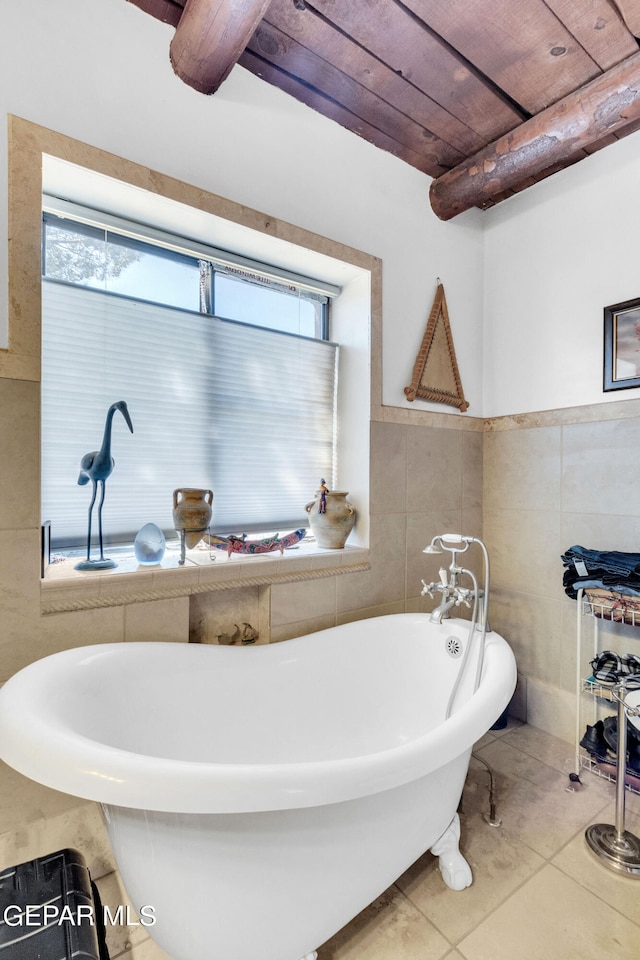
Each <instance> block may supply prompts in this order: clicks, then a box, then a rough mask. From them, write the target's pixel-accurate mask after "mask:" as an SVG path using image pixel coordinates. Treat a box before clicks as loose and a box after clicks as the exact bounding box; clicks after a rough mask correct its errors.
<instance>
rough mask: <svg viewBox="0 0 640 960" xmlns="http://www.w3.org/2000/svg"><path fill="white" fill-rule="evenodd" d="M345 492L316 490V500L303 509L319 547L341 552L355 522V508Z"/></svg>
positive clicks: (322, 488)
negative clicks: (307, 515)
mask: <svg viewBox="0 0 640 960" xmlns="http://www.w3.org/2000/svg"><path fill="white" fill-rule="evenodd" d="M348 496H349V494H348V493H347V491H346V490H327V489H326V488H325V487H321V488H320V489H319V490H316V498H315V500H312V501H311V503H308V504H307V505H306V507H305V510H306V512H307V513H308V514H309V526H310V527H311V532H312V534H313V535H314V537H315V538H316V543H317V544H318V546H319V547H325V548H326V549H328V550H341V549H342V548H343V547H344V545H345V543H346V541H347V537H348V536H349V534H350V533H351V531H352V530H353V525H354V523H355V522H356V511H355V508H354V507H353V506H352V505H351V504H350V503H349V501H348V500H347V497H348Z"/></svg>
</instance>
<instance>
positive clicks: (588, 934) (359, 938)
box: [112, 723, 640, 960]
mask: <svg viewBox="0 0 640 960" xmlns="http://www.w3.org/2000/svg"><path fill="white" fill-rule="evenodd" d="M474 752H475V753H476V754H477V756H479V757H482V758H483V759H484V760H485V761H486V762H487V763H489V764H491V766H492V768H493V769H494V771H495V775H496V788H497V789H496V801H497V813H498V815H499V816H500V817H501V819H502V826H501V827H499V828H496V827H492V826H490V825H489V824H488V823H487V822H486V821H485V819H484V816H483V815H484V814H485V813H486V812H487V809H488V782H489V778H488V774H487V771H486V768H485V767H484V766H483V765H482V764H481V763H479V762H478V761H476V760H475V759H472V761H471V767H470V771H469V777H468V779H467V783H466V786H465V790H464V794H463V800H462V806H461V810H460V817H461V823H462V840H461V849H462V851H463V853H464V854H465V856H466V857H467V859H468V860H469V862H470V864H471V867H472V870H473V875H474V882H473V884H472V886H471V887H469V888H468V889H467V890H464V891H462V892H454V891H452V890H449V889H448V888H447V887H445V885H444V884H443V882H442V879H441V877H440V874H439V871H438V869H437V861H436V860H435V858H434V857H433V856H432V855H431V854H429V853H427V854H425V855H424V856H423V857H422V858H421V859H420V860H418V861H417V862H416V863H415V864H414V865H413V866H412V867H411V868H410V869H409V870H408V871H407V872H406V873H405V874H404V875H403V876H402V877H400V878H399V880H398V881H397V882H396V883H395V884H394V885H393V886H392V887H390V888H389V889H388V890H387V891H386V892H385V893H383V894H382V896H380V897H379V898H378V900H376V901H375V903H373V904H371V906H369V907H368V908H367V909H366V910H364V911H363V913H361V914H360V915H359V916H358V917H356V918H355V919H354V920H353V921H352V922H351V923H350V924H348V926H346V927H345V928H344V929H343V930H341V931H340V932H339V933H337V934H336V935H335V936H334V937H333V938H332V939H331V940H330V941H329V942H328V943H326V944H324V945H323V946H322V947H320V949H319V951H318V960H513V958H514V957H517V958H518V960H574V958H575V960H637V958H638V957H640V879H635V878H627V877H621V876H618V875H617V874H615V873H614V872H612V871H611V870H609V869H607V868H606V867H605V866H603V865H602V864H601V863H600V862H599V861H598V860H597V859H596V858H595V857H594V856H593V854H591V853H590V851H589V850H588V849H587V847H586V844H585V841H584V830H585V828H586V827H587V826H588V825H589V824H590V823H593V822H604V823H612V822H613V821H614V818H615V805H614V789H615V788H614V787H613V785H612V784H609V783H607V782H605V781H603V780H600V779H598V778H597V777H594V776H592V775H591V774H588V773H585V774H584V775H583V778H582V779H583V784H584V785H583V787H582V788H580V789H579V791H578V792H575V793H569V792H567V790H566V787H567V786H568V784H569V778H568V774H569V772H571V771H572V770H573V750H572V747H571V746H570V745H569V744H567V743H565V742H564V741H562V740H558V739H556V738H554V737H550V736H548V735H547V734H545V733H542V732H541V731H539V730H537V729H535V728H534V727H530V726H528V725H526V724H522V725H517V724H511V723H510V725H509V726H508V727H507V729H505V730H504V731H495V732H492V733H489V734H487V736H486V737H484V738H483V739H482V740H481V741H480V743H479V744H478V745H477V746H476V749H475V751H474ZM627 813H628V819H627V827H628V829H629V830H631V831H633V832H634V833H635V834H636V835H638V836H640V797H638V796H631V795H630V796H629V797H628V802H627ZM114 946H115V945H114ZM129 946H130V944H127V945H126V947H129ZM118 948H119V949H117V951H116V950H114V951H113V953H112V956H113V958H115V957H117V956H118V954H120V956H121V957H122V958H123V960H125V958H126V960H129V958H131V960H165V955H164V954H163V953H162V952H161V951H159V950H157V949H156V948H155V947H154V945H153V944H152V943H151V942H150V941H146V942H145V943H143V944H140V945H138V946H135V945H134V946H133V949H130V950H127V949H126V948H125V952H124V953H123V952H122V949H123V944H122V943H120V944H118Z"/></svg>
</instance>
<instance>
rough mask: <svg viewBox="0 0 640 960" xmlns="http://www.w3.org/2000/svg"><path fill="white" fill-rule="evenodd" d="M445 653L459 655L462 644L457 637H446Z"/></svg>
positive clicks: (453, 655)
mask: <svg viewBox="0 0 640 960" xmlns="http://www.w3.org/2000/svg"><path fill="white" fill-rule="evenodd" d="M447 653H448V654H449V656H451V657H459V656H461V654H462V644H461V643H460V641H459V640H458V638H457V637H448V638H447Z"/></svg>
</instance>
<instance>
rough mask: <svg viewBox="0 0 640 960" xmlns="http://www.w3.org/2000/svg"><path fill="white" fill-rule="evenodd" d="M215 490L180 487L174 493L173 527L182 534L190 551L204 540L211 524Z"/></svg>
mask: <svg viewBox="0 0 640 960" xmlns="http://www.w3.org/2000/svg"><path fill="white" fill-rule="evenodd" d="M212 503H213V490H200V489H199V488H198V487H180V488H178V490H174V491H173V525H174V527H175V529H176V530H178V531H180V533H181V534H182V533H183V532H184V542H185V545H186V547H187V549H188V550H191V549H193V547H195V546H196V545H197V544H198V543H200V541H201V540H202V537H203V534H204V533H205V531H206V529H207V527H208V526H209V523H210V522H211V504H212Z"/></svg>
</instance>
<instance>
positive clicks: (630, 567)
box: [561, 544, 640, 578]
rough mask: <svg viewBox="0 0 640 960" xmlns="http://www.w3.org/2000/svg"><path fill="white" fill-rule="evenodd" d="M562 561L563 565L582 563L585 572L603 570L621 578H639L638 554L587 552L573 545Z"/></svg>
mask: <svg viewBox="0 0 640 960" xmlns="http://www.w3.org/2000/svg"><path fill="white" fill-rule="evenodd" d="M561 559H562V561H563V563H565V564H570V563H574V561H576V560H578V561H582V562H583V563H584V564H585V566H586V567H587V572H590V571H592V570H595V569H597V570H603V571H605V572H607V573H619V574H621V575H622V576H629V575H630V574H635V575H636V576H638V577H639V578H640V553H624V552H623V551H621V550H589V549H587V547H581V546H580V545H579V544H575V545H574V546H573V547H569V549H568V550H567V551H566V552H565V553H563V555H562V558H561Z"/></svg>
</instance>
